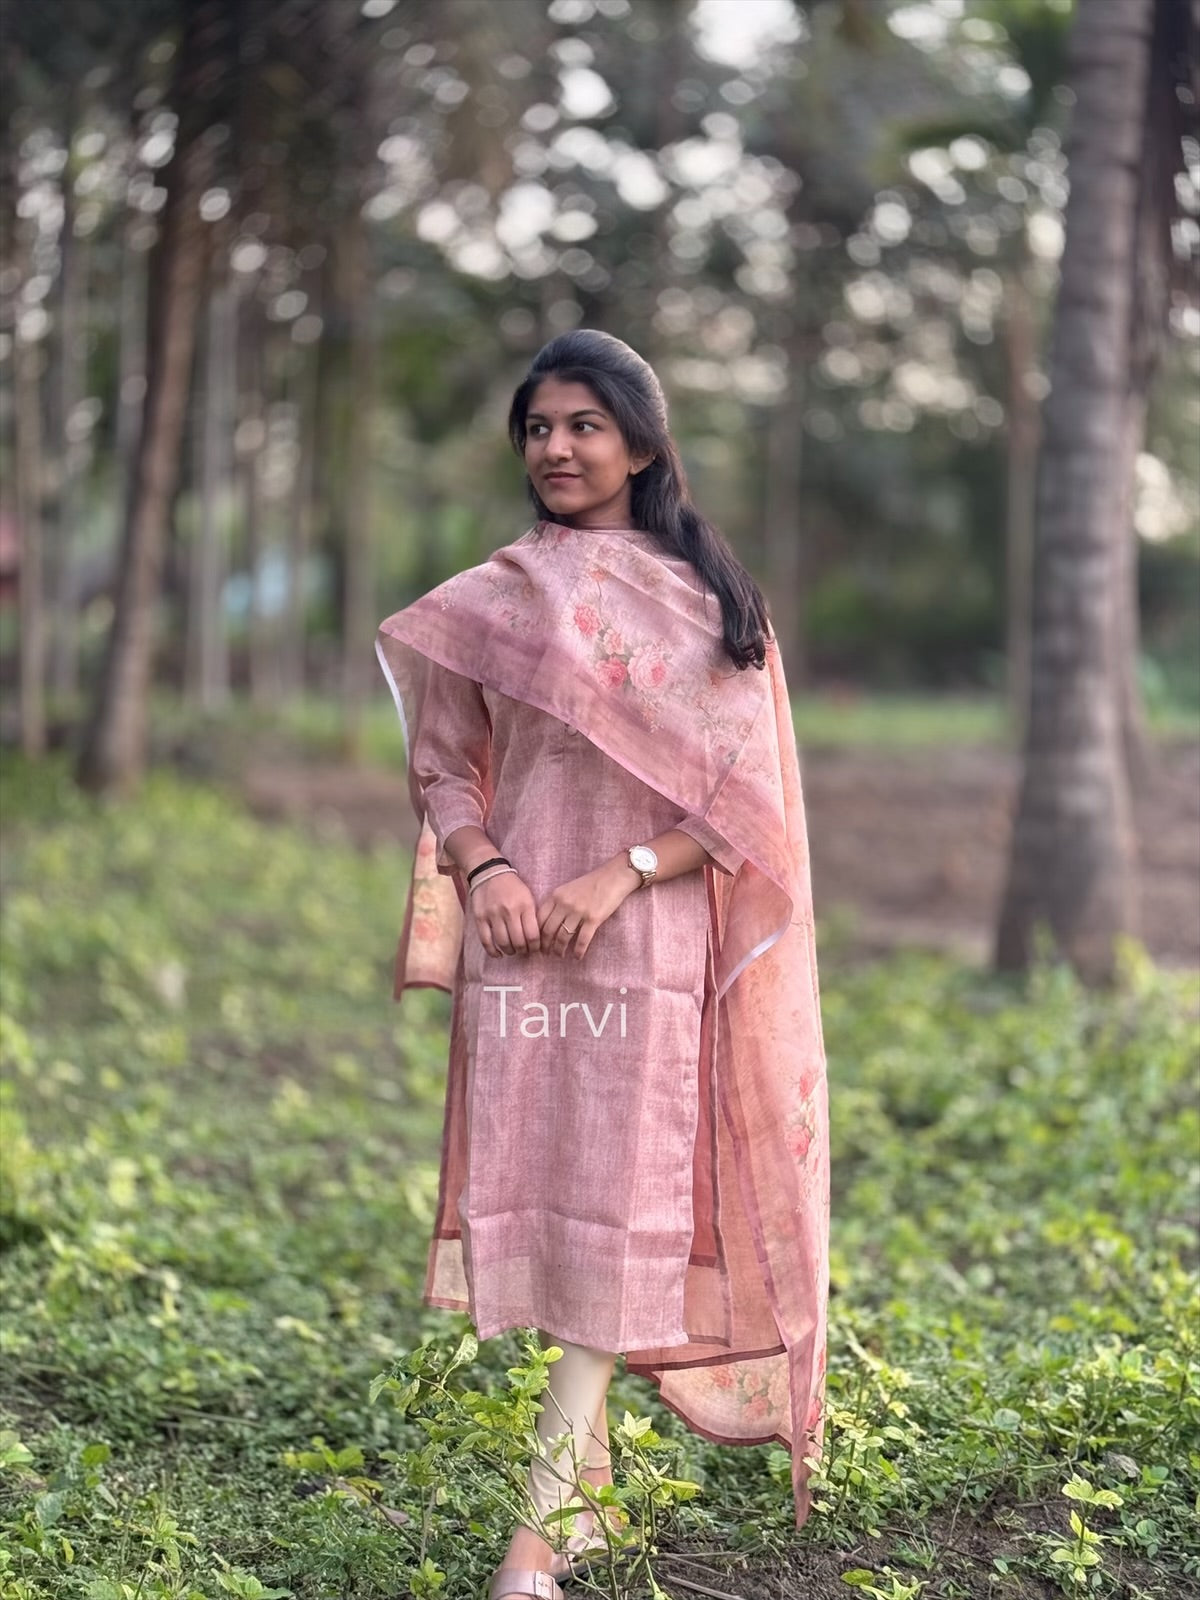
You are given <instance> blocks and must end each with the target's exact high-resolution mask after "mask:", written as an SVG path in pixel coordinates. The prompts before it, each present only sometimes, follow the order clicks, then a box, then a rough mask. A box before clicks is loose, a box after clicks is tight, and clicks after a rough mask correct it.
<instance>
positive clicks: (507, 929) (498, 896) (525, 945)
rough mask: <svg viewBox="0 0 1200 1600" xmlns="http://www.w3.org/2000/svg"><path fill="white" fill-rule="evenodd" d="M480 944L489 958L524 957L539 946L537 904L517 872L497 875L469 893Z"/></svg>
mask: <svg viewBox="0 0 1200 1600" xmlns="http://www.w3.org/2000/svg"><path fill="white" fill-rule="evenodd" d="M469 904H470V909H471V910H472V911H473V912H474V914H475V927H476V929H477V930H478V933H479V942H480V944H482V946H483V948H484V949H485V950H486V951H487V953H488V955H489V956H510V955H515V956H525V955H530V954H532V953H533V951H535V950H540V949H541V946H542V931H541V929H540V928H539V926H538V919H537V905H536V903H535V901H534V898H533V894H532V892H531V890H530V888H529V885H528V884H527V883H526V882H525V880H524V879H523V878H522V877H521V876H520V874H519V873H516V872H498V873H496V875H495V877H492V878H486V879H485V880H484V881H483V883H481V884H480V885H479V887H478V888H477V889H474V890H472V892H471V899H470V902H469Z"/></svg>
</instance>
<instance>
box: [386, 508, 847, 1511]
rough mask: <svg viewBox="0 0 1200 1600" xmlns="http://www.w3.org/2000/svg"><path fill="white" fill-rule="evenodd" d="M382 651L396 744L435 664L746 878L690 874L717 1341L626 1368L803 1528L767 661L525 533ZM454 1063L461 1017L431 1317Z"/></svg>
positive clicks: (622, 560) (556, 535)
mask: <svg viewBox="0 0 1200 1600" xmlns="http://www.w3.org/2000/svg"><path fill="white" fill-rule="evenodd" d="M376 649H377V653H378V656H379V660H380V664H381V666H382V668H383V670H384V673H385V676H386V677H387V679H388V682H389V684H390V686H391V689H392V692H393V695H394V697H395V700H396V705H397V709H398V711H399V713H400V716H401V719H402V721H403V722H404V724H405V730H406V737H407V732H408V729H409V728H410V727H412V726H413V725H414V720H415V708H416V705H417V687H416V686H417V684H418V683H419V681H420V676H421V673H422V671H423V670H425V664H426V661H429V660H432V661H434V662H436V663H438V664H439V665H440V666H442V667H445V668H448V669H449V670H450V671H452V672H455V673H459V674H461V675H462V676H464V677H467V678H470V679H472V680H474V681H475V682H477V683H480V684H482V685H484V686H485V687H490V688H492V689H494V690H496V691H498V692H499V693H502V694H504V695H507V696H510V697H511V698H513V699H516V700H521V701H524V702H526V703H528V704H529V705H532V706H535V707H537V708H538V709H540V710H542V711H544V712H547V713H549V714H550V715H551V716H554V717H557V718H560V719H561V720H562V721H564V722H567V723H569V724H570V725H571V726H573V727H575V728H578V729H579V731H580V732H581V733H583V734H585V735H586V736H587V738H589V739H590V740H591V741H592V742H593V743H594V744H595V745H597V746H598V747H599V748H600V749H601V750H603V751H604V752H605V754H607V755H608V756H609V757H610V758H611V759H612V760H614V761H616V762H619V763H620V764H621V765H622V766H623V767H624V768H625V769H626V770H627V771H628V772H630V773H632V774H633V775H634V776H635V777H637V778H638V779H640V780H641V781H642V782H643V783H645V784H648V785H650V786H651V787H652V788H654V789H655V790H657V791H658V792H659V793H660V794H662V795H664V796H665V797H667V798H668V799H669V800H670V801H672V802H673V803H675V804H677V805H679V806H681V807H682V808H683V809H684V810H685V811H686V812H688V813H690V814H694V815H697V816H701V817H703V819H704V820H705V822H706V823H707V824H708V825H709V826H710V827H711V828H712V829H713V830H714V831H715V832H716V833H717V834H719V835H720V836H721V837H722V838H723V839H724V840H726V841H727V842H728V844H729V845H730V846H731V847H732V849H733V850H734V851H736V852H738V854H739V855H740V856H741V857H742V858H743V859H742V864H741V866H740V867H739V869H738V871H737V872H736V873H734V874H729V873H722V872H718V871H714V870H712V869H711V868H706V869H705V871H706V879H707V884H708V905H709V915H710V919H711V935H712V939H711V945H712V951H713V959H712V963H711V965H710V973H709V981H708V984H707V986H706V993H705V996H704V1004H703V1022H702V1053H703V1055H704V1056H705V1058H706V1060H707V1061H708V1062H709V1063H710V1065H711V1072H712V1078H711V1081H712V1082H713V1084H714V1085H715V1091H714V1102H715V1107H716V1109H715V1111H714V1113H713V1115H712V1118H711V1123H712V1125H711V1126H710V1127H709V1128H707V1130H706V1138H707V1143H706V1146H705V1147H706V1149H707V1152H708V1154H707V1155H706V1156H705V1158H704V1164H703V1165H704V1170H702V1171H701V1170H700V1169H699V1168H698V1170H697V1174H696V1186H695V1213H696V1238H695V1243H694V1247H693V1256H692V1260H691V1261H690V1262H689V1265H688V1282H687V1296H688V1304H689V1305H690V1307H691V1309H692V1311H693V1312H694V1314H695V1318H694V1321H691V1322H689V1326H695V1327H698V1328H706V1329H717V1328H719V1329H720V1330H721V1332H720V1333H716V1332H714V1333H712V1334H710V1335H706V1336H702V1337H699V1338H694V1339H691V1340H690V1342H689V1343H688V1344H687V1345H685V1346H681V1347H673V1348H666V1349H661V1350H641V1351H628V1352H626V1361H627V1365H628V1367H629V1369H630V1370H631V1371H636V1372H640V1373H642V1374H644V1375H645V1376H646V1377H649V1378H650V1379H652V1380H653V1381H654V1382H655V1383H656V1384H657V1385H658V1386H659V1389H660V1392H661V1396H662V1398H663V1400H664V1401H665V1402H666V1403H667V1404H668V1405H669V1406H670V1407H671V1408H672V1409H673V1410H674V1411H675V1412H676V1413H677V1414H678V1415H679V1416H680V1417H681V1418H682V1419H683V1420H684V1421H685V1422H686V1423H687V1424H688V1426H689V1427H691V1428H692V1429H694V1430H695V1431H696V1432H697V1433H700V1434H702V1435H703V1436H705V1437H707V1438H710V1439H713V1440H716V1441H718V1442H721V1443H728V1444H757V1443H765V1442H767V1441H770V1440H776V1441H778V1442H779V1443H781V1444H783V1445H784V1446H785V1447H786V1448H788V1449H789V1450H790V1451H791V1453H792V1485H793V1491H794V1496H795V1507H796V1521H797V1524H798V1525H799V1524H802V1523H803V1522H804V1520H805V1518H806V1516H807V1514H808V1511H809V1508H810V1497H809V1491H808V1488H807V1480H808V1476H809V1467H808V1465H807V1462H806V1458H813V1457H816V1456H818V1455H819V1454H820V1450H821V1445H822V1439H823V1429H824V1414H823V1399H824V1375H825V1341H826V1302H827V1295H828V1222H829V1168H828V1151H829V1140H828V1116H827V1103H826V1080H825V1051H824V1040H823V1036H822V1030H821V1018H820V997H819V989H818V981H817V961H816V940H815V930H814V924H813V909H812V890H811V881H810V873H809V859H808V842H807V831H806V825H805V817H804V804H803V797H802V792H801V781H800V770H799V762H798V758H797V751H796V742H795V734H794V731H793V727H792V719H791V708H790V705H789V701H788V695H787V688H786V685H785V682H784V676H783V669H782V665H781V663H780V659H779V650H778V645H777V643H776V640H775V638H774V636H773V635H770V636H769V637H768V641H767V660H766V666H765V669H763V670H757V669H755V668H754V667H750V668H747V669H745V670H742V671H738V670H737V669H736V668H734V666H733V664H732V663H731V662H730V660H729V658H728V656H727V655H726V654H725V652H724V649H723V647H722V629H721V614H720V608H719V605H718V604H717V601H716V598H715V597H714V596H713V595H712V594H711V593H707V592H705V591H704V590H703V589H702V588H701V587H699V586H698V582H697V579H696V577H695V574H694V572H693V570H692V569H691V568H690V566H689V565H688V564H686V563H681V562H678V561H675V562H672V561H671V560H668V559H664V558H663V556H662V555H661V554H660V553H658V552H657V551H656V549H655V548H654V545H653V541H652V540H650V539H648V538H647V537H644V536H640V537H637V538H631V537H626V536H624V535H622V534H620V533H605V532H595V531H590V530H583V529H573V528H568V527H562V526H559V525H558V524H554V523H539V524H538V525H537V526H536V527H534V528H533V529H531V530H530V532H529V533H527V534H525V535H524V536H523V537H522V538H520V539H518V540H516V541H515V542H514V543H512V544H509V545H507V546H505V547H504V548H502V549H500V550H497V551H495V552H494V553H493V554H492V555H491V556H490V557H489V558H488V560H486V561H485V562H483V563H482V564H480V565H479V566H476V567H472V568H470V569H469V570H467V571H465V572H462V573H460V574H458V575H457V576H456V577H453V578H451V579H449V580H448V581H447V582H445V583H443V584H441V585H439V586H438V587H437V588H435V589H433V590H432V591H430V592H429V593H428V594H426V595H425V596H423V597H422V598H421V599H420V600H418V601H416V602H415V603H414V604H412V605H410V606H408V607H406V608H405V609H404V610H403V611H399V612H397V613H396V614H395V615H393V616H391V617H389V618H387V620H386V621H385V622H383V624H382V625H381V627H380V629H379V634H378V638H377V642H376ZM410 792H411V794H412V799H413V804H414V806H415V808H416V812H417V816H418V818H420V819H421V822H422V829H421V835H420V839H419V841H418V846H417V849H416V851H415V853H414V862H413V875H412V883H411V886H410V891H409V896H408V905H407V909H406V914H405V919H404V928H403V932H402V935H401V939H400V946H399V950H398V953H397V962H396V987H395V993H396V996H397V998H400V997H401V996H402V995H403V993H404V991H405V990H406V989H407V988H411V987H416V986H429V985H432V986H436V987H438V988H442V989H445V990H447V991H449V992H451V993H452V994H456V996H457V994H458V992H459V990H460V986H461V978H462V941H463V925H464V924H463V918H464V908H465V889H464V887H463V885H462V883H461V880H460V877H459V875H458V874H457V873H455V872H453V871H452V870H451V869H450V868H447V867H445V866H439V865H438V861H437V848H436V841H435V839H434V836H433V833H432V831H431V829H430V827H429V824H428V821H427V820H426V819H425V817H424V810H423V805H422V799H421V794H420V790H419V787H418V786H417V784H416V782H415V779H413V778H412V775H411V770H410ZM580 804H586V796H581V797H580ZM650 892H653V890H652V889H651V891H650ZM464 1058H465V1042H464V1040H463V1038H462V1031H461V1008H460V1006H459V1005H458V1004H457V1003H456V1005H455V1008H454V1016H453V1018H452V1024H451V1060H450V1077H449V1081H448V1090H447V1112H448V1116H447V1131H446V1142H445V1146H444V1148H443V1154H442V1187H441V1195H440V1197H439V1205H438V1216H437V1219H436V1222H435V1227H434V1240H433V1244H432V1247H431V1251H430V1264H429V1275H428V1279H427V1283H426V1297H427V1299H428V1300H429V1301H430V1302H431V1303H433V1304H440V1305H446V1306H451V1307H455V1308H459V1309H462V1308H465V1307H466V1305H467V1293H466V1287H465V1280H464V1277H463V1266H462V1261H461V1250H460V1247H459V1243H458V1228H457V1224H456V1219H455V1216H454V1206H453V1192H454V1189H455V1183H456V1181H457V1180H458V1179H459V1178H460V1177H461V1168H462V1161H463V1153H462V1149H461V1142H462V1134H461V1125H460V1124H459V1123H458V1122H456V1120H455V1118H454V1117H453V1116H452V1115H451V1112H452V1111H453V1108H454V1104H455V1095H456V1092H458V1090H459V1089H460V1088H461V1082H460V1080H461V1074H462V1071H463V1067H464ZM702 1145H705V1140H701V1141H698V1145H697V1149H698V1150H700V1148H701V1146H702Z"/></svg>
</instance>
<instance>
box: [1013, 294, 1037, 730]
mask: <svg viewBox="0 0 1200 1600" xmlns="http://www.w3.org/2000/svg"><path fill="white" fill-rule="evenodd" d="M1023 266H1024V264H1023V263H1022V264H1021V265H1018V267H1017V268H1016V270H1015V271H1014V272H1013V273H1012V274H1011V275H1010V277H1009V278H1008V281H1007V285H1006V291H1005V296H1004V303H1005V319H1004V348H1005V360H1006V367H1007V379H1008V430H1007V432H1008V441H1007V442H1008V454H1007V459H1006V462H1005V467H1006V483H1005V489H1006V492H1005V506H1004V521H1005V540H1004V548H1005V555H1006V562H1007V606H1006V622H1005V627H1006V637H1005V659H1006V662H1007V666H1008V682H1007V690H1008V712H1009V727H1010V728H1011V730H1012V736H1013V743H1014V746H1015V747H1016V748H1017V749H1020V748H1021V746H1022V745H1023V743H1024V740H1025V735H1026V732H1027V730H1028V725H1029V674H1030V665H1029V659H1030V650H1031V641H1030V617H1031V612H1032V609H1033V601H1032V587H1033V509H1034V498H1033V497H1034V482H1035V474H1036V470H1037V452H1038V435H1039V432H1040V423H1039V414H1038V402H1037V400H1035V399H1034V397H1033V395H1032V394H1030V392H1029V381H1028V380H1029V378H1030V376H1031V374H1032V373H1033V371H1034V369H1035V367H1036V365H1037V356H1036V333H1035V329H1034V315H1033V297H1032V295H1031V294H1030V292H1029V286H1028V284H1027V282H1026V280H1025V274H1024V270H1023Z"/></svg>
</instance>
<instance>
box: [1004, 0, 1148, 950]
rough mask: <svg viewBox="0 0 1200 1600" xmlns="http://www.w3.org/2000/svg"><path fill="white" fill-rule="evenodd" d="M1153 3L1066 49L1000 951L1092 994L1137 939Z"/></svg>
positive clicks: (1092, 11)
mask: <svg viewBox="0 0 1200 1600" xmlns="http://www.w3.org/2000/svg"><path fill="white" fill-rule="evenodd" d="M1153 10H1154V0H1091V3H1085V4H1084V5H1083V6H1082V7H1081V10H1080V12H1079V14H1078V16H1077V19H1076V23H1075V26H1074V30H1073V33H1072V36H1071V46H1070V58H1069V59H1070V77H1069V81H1070V84H1071V87H1072V89H1073V90H1074V93H1075V107H1074V114H1073V120H1072V125H1071V132H1070V136H1069V140H1068V143H1067V156H1068V163H1069V165H1068V173H1069V177H1070V197H1069V200H1068V203H1067V213H1066V245H1065V249H1064V252H1063V259H1062V279H1061V287H1060V291H1059V297H1058V308H1057V317H1056V322H1055V328H1054V335H1053V349H1052V353H1051V359H1050V375H1051V393H1050V396H1049V399H1048V402H1047V405H1046V409H1045V418H1044V421H1045V439H1044V445H1043V449H1042V453H1041V458H1040V460H1039V464H1038V474H1037V488H1036V545H1035V550H1034V601H1033V652H1032V690H1033V692H1032V698H1031V704H1030V715H1029V726H1028V733H1027V736H1026V741H1025V770H1024V775H1023V780H1022V784H1021V790H1020V796H1019V801H1018V809H1017V816H1016V822H1015V827H1014V831H1013V839H1012V846H1011V856H1010V861H1009V875H1008V883H1007V888H1006V892H1005V897H1004V903H1003V907H1002V910H1001V915H1000V921H999V926H998V930H997V937H996V950H995V959H996V963H997V965H998V966H1000V967H1001V968H1006V969H1014V968H1022V967H1025V966H1027V965H1028V963H1029V961H1030V959H1031V956H1032V955H1033V954H1034V953H1035V952H1034V948H1033V947H1034V942H1035V929H1036V928H1037V926H1038V925H1039V924H1041V923H1043V922H1044V923H1046V924H1048V926H1049V931H1050V936H1051V939H1052V940H1053V942H1054V944H1055V945H1056V946H1057V947H1058V949H1059V950H1060V951H1061V952H1063V953H1064V954H1065V955H1066V957H1067V958H1068V959H1069V960H1070V962H1071V963H1072V965H1073V966H1074V967H1075V968H1076V970H1077V971H1078V972H1079V973H1080V975H1081V976H1082V977H1083V978H1084V979H1085V980H1086V981H1090V982H1104V981H1108V980H1109V979H1111V977H1112V975H1113V971H1114V963H1115V941H1116V939H1117V937H1118V936H1119V935H1122V934H1132V933H1135V932H1136V923H1137V899H1136V890H1137V879H1136V870H1135V867H1136V863H1135V841H1134V834H1133V827H1132V818H1131V806H1130V796H1129V784H1128V777H1127V773H1126V770H1125V764H1124V759H1123V748H1122V741H1121V725H1120V710H1119V702H1118V696H1117V692H1116V686H1117V683H1118V681H1119V665H1118V649H1119V641H1118V629H1117V627H1116V622H1115V619H1116V603H1115V598H1114V597H1115V593H1116V589H1117V585H1118V584H1119V582H1120V580H1121V563H1120V558H1119V552H1118V541H1119V540H1121V539H1123V538H1125V537H1126V536H1127V525H1126V523H1125V521H1124V518H1123V508H1124V505H1125V503H1126V494H1127V491H1126V486H1125V484H1124V483H1123V481H1122V480H1123V476H1124V474H1125V470H1126V462H1127V455H1126V452H1125V451H1124V450H1123V449H1121V448H1120V444H1121V441H1122V439H1123V438H1124V436H1125V426H1126V420H1127V413H1128V403H1129V388H1130V373H1129V356H1130V348H1129V333H1130V315H1131V299H1132V295H1131V283H1132V273H1131V268H1132V262H1133V250H1134V219H1135V215H1136V208H1137V179H1138V171H1139V163H1140V154H1141V137H1142V120H1143V116H1144V111H1145V96H1146V83H1147V74H1148V67H1149V47H1150V35H1151V25H1152V22H1153Z"/></svg>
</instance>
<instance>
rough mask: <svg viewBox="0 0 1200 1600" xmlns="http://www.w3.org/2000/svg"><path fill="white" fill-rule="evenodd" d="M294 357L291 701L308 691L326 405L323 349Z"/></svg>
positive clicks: (287, 644) (287, 622)
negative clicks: (312, 566)
mask: <svg viewBox="0 0 1200 1600" xmlns="http://www.w3.org/2000/svg"><path fill="white" fill-rule="evenodd" d="M293 361H294V363H295V365H294V369H293V370H294V379H293V392H294V395H295V401H294V404H295V407H296V443H297V447H298V458H297V461H296V476H295V479H294V480H293V483H292V493H291V515H290V516H289V518H288V551H287V562H288V579H287V601H286V609H285V612H284V625H283V646H282V649H281V651H280V673H281V678H282V682H281V685H280V692H281V694H282V695H283V697H284V698H285V699H288V700H293V699H297V698H298V697H299V696H300V695H302V694H303V693H304V675H305V674H304V665H305V638H306V619H307V611H308V606H307V595H306V592H305V580H306V577H307V568H308V561H309V555H310V553H311V551H312V545H313V521H314V513H315V505H316V456H317V418H318V415H319V413H320V410H321V397H320V393H319V387H320V374H321V356H320V351H319V350H317V349H313V350H307V349H300V350H297V351H295V352H294V353H293Z"/></svg>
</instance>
